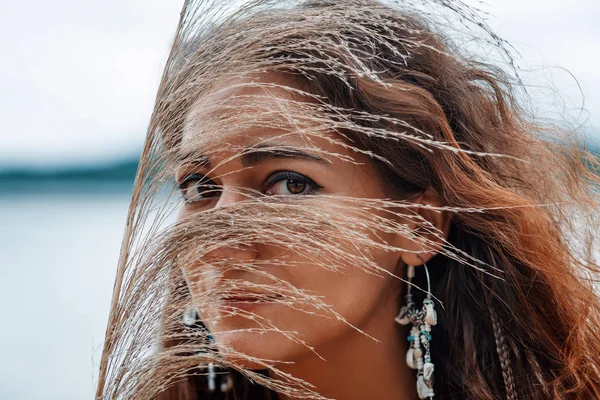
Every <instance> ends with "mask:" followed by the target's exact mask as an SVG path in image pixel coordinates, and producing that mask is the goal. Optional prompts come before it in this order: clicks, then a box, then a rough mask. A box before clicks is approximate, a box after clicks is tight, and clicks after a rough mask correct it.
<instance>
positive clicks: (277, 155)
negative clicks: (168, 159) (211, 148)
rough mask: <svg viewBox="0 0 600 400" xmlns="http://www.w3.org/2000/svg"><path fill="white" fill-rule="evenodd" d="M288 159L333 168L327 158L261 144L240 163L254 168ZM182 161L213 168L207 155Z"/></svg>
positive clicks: (189, 156) (194, 154)
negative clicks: (267, 162) (269, 162)
mask: <svg viewBox="0 0 600 400" xmlns="http://www.w3.org/2000/svg"><path fill="white" fill-rule="evenodd" d="M275 146H277V147H275ZM287 158H294V159H301V160H308V161H315V162H318V163H320V164H323V165H326V166H327V167H331V161H329V160H327V159H325V158H322V157H319V156H317V155H315V154H311V153H307V152H304V151H302V150H298V149H296V148H293V147H285V146H281V145H263V144H259V145H255V146H251V147H248V148H247V149H245V150H244V151H243V152H242V153H241V154H240V161H241V163H242V165H243V166H244V167H252V166H255V165H257V164H260V163H262V162H265V161H267V160H273V159H287ZM181 160H182V161H184V162H187V163H192V164H195V165H199V166H201V167H203V168H208V169H210V168H211V158H210V157H209V156H208V155H205V154H201V153H197V152H192V153H188V154H186V155H184V156H183V157H182V158H181Z"/></svg>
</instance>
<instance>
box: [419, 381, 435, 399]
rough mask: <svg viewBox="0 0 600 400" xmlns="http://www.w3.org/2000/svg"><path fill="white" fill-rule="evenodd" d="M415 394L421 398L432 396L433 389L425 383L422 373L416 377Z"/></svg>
mask: <svg viewBox="0 0 600 400" xmlns="http://www.w3.org/2000/svg"><path fill="white" fill-rule="evenodd" d="M417 394H418V395H419V399H422V400H424V399H427V398H432V397H433V389H432V388H430V387H429V386H428V385H427V383H426V382H425V378H424V377H423V375H419V377H418V378H417Z"/></svg>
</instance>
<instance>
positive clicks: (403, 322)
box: [396, 306, 410, 325]
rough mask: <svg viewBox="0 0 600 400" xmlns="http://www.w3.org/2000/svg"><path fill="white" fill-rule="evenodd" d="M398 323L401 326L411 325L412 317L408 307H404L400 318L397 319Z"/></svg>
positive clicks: (399, 314) (399, 315)
mask: <svg viewBox="0 0 600 400" xmlns="http://www.w3.org/2000/svg"><path fill="white" fill-rule="evenodd" d="M396 322H397V323H399V324H400V325H408V324H410V315H409V313H408V307H407V306H402V308H401V309H400V312H399V313H398V316H397V317H396Z"/></svg>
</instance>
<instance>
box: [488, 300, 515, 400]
mask: <svg viewBox="0 0 600 400" xmlns="http://www.w3.org/2000/svg"><path fill="white" fill-rule="evenodd" d="M490 318H491V319H492V325H493V328H494V339H495V340H496V351H497V352H498V357H499V358H500V367H501V368H502V377H503V379H504V389H505V390H506V399H507V400H517V399H518V396H517V389H516V388H515V380H514V378H513V371H512V368H511V366H510V352H509V350H508V346H507V345H506V338H505V336H504V332H503V330H502V326H501V325H500V322H499V321H498V316H497V315H496V313H495V312H494V310H492V309H490Z"/></svg>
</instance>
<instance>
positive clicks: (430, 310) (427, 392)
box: [395, 263, 437, 399]
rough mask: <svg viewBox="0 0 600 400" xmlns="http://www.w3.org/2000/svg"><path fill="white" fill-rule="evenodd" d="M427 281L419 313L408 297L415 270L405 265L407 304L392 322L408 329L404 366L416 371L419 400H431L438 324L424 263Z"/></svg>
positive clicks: (411, 299) (410, 295) (411, 297)
mask: <svg viewBox="0 0 600 400" xmlns="http://www.w3.org/2000/svg"><path fill="white" fill-rule="evenodd" d="M423 267H424V268H425V275H426V277H427V297H426V298H425V300H423V305H422V307H421V308H420V309H419V308H417V306H416V304H415V303H414V301H413V296H412V293H411V289H412V279H413V278H414V276H415V266H414V265H407V267H406V274H407V288H406V295H405V296H404V298H405V300H406V304H405V305H403V306H402V308H401V309H400V312H399V313H398V316H396V318H395V320H396V322H397V323H399V324H400V325H409V324H410V325H411V329H410V335H409V336H408V341H409V343H410V348H409V349H408V351H407V352H406V363H407V364H408V366H409V367H410V368H412V369H416V370H417V394H418V395H419V399H433V396H434V391H433V372H434V365H433V363H432V362H431V352H430V350H431V327H432V326H435V325H436V324H437V313H436V311H435V308H434V305H435V304H434V302H433V300H432V298H431V282H430V280H429V271H428V269H427V265H426V264H425V263H423Z"/></svg>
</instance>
